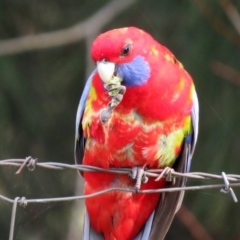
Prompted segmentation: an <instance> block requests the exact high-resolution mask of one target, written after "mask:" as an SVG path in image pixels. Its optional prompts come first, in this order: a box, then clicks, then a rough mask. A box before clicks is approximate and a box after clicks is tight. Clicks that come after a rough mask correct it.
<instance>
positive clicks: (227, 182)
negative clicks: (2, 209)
mask: <svg viewBox="0 0 240 240" xmlns="http://www.w3.org/2000/svg"><path fill="white" fill-rule="evenodd" d="M1 166H13V167H18V170H17V171H16V174H20V173H21V171H22V170H23V169H24V168H28V169H29V170H30V171H33V170H34V169H35V168H36V167H42V168H48V169H52V170H64V169H69V170H75V171H76V170H78V171H84V172H106V173H116V174H126V175H128V176H131V175H132V174H134V173H133V171H134V170H135V169H133V168H109V169H104V168H99V167H94V166H89V165H75V164H65V163H57V162H38V159H34V158H32V157H27V158H26V159H7V160H0V167H1ZM141 177H143V178H144V181H146V178H149V177H151V178H155V180H156V181H158V180H159V179H161V178H166V180H167V181H171V182H173V183H174V181H175V179H176V178H183V177H184V178H191V179H199V180H220V181H222V183H219V182H218V183H212V184H204V185H198V186H185V187H169V188H161V189H147V190H139V188H138V189H136V187H132V188H120V187H113V188H108V189H104V190H101V191H98V192H95V193H93V194H88V195H81V196H70V197H57V198H41V199H40V198H38V199H26V198H25V197H16V198H15V199H11V198H8V197H6V196H3V195H1V194H0V199H1V200H3V201H6V202H8V203H11V204H13V207H12V217H11V224H10V233H9V240H13V235H14V225H15V217H16V211H17V205H19V206H22V207H26V206H27V205H28V204H30V203H49V202H64V201H73V200H82V199H87V198H92V197H96V196H99V195H101V194H104V193H107V192H111V191H123V192H133V193H134V192H137V193H147V194H148V193H163V192H176V191H190V190H203V189H214V188H216V189H217V188H218V189H220V191H221V192H223V193H230V194H231V196H232V198H233V200H234V202H237V201H238V200H237V197H236V195H235V193H234V191H233V189H232V187H240V175H238V174H225V173H224V172H222V173H221V174H220V175H217V174H211V173H204V172H190V173H180V172H176V171H174V169H172V168H168V167H167V168H164V169H143V172H142V173H141Z"/></svg>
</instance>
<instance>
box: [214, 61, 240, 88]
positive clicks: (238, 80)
mask: <svg viewBox="0 0 240 240" xmlns="http://www.w3.org/2000/svg"><path fill="white" fill-rule="evenodd" d="M210 68H211V70H212V72H213V73H214V74H216V75H217V76H219V77H221V78H224V79H225V80H228V81H229V82H232V83H234V84H235V85H237V86H239V87H240V72H239V71H237V70H236V69H234V68H232V67H230V66H228V65H226V64H224V63H221V62H219V61H213V62H211V63H210Z"/></svg>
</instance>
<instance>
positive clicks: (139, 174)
mask: <svg viewBox="0 0 240 240" xmlns="http://www.w3.org/2000/svg"><path fill="white" fill-rule="evenodd" d="M129 176H130V178H132V179H133V180H136V184H135V189H136V191H137V192H138V190H139V189H140V188H141V184H142V183H146V182H147V181H148V177H147V176H146V173H145V170H144V167H139V166H138V167H133V168H132V172H131V173H130V174H129Z"/></svg>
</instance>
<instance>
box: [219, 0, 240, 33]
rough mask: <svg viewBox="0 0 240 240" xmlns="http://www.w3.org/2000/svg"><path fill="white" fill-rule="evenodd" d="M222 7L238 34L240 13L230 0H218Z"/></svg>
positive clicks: (239, 31) (239, 30)
mask: <svg viewBox="0 0 240 240" xmlns="http://www.w3.org/2000/svg"><path fill="white" fill-rule="evenodd" d="M218 1H219V3H220V5H221V6H222V9H223V10H224V12H225V13H226V15H227V16H228V18H229V20H230V21H231V23H232V24H233V26H234V27H235V29H236V31H237V32H238V34H239V35H240V14H239V12H238V10H237V8H236V7H235V6H234V5H233V4H232V2H231V1H230V0H218Z"/></svg>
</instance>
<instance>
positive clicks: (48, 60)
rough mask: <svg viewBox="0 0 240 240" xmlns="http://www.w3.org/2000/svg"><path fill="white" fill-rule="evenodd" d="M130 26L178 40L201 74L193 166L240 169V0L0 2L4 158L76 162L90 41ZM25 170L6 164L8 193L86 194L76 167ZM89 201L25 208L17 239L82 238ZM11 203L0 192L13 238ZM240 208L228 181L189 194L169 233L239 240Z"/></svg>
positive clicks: (3, 221)
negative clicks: (226, 189) (224, 188)
mask: <svg viewBox="0 0 240 240" xmlns="http://www.w3.org/2000/svg"><path fill="white" fill-rule="evenodd" d="M111 6H112V7H111ZM124 6H125V7H124ZM104 9H105V10H106V9H107V11H106V12H102V11H103V10H104ZM99 10H101V11H100V12H99ZM89 19H90V20H92V21H89ZM79 24H80V25H79ZM81 24H82V25H81ZM130 25H134V26H137V27H139V28H143V29H145V30H146V31H148V32H149V33H151V34H152V35H153V36H154V37H155V38H156V39H158V40H159V41H160V42H161V43H162V44H164V45H166V46H167V47H168V48H170V49H171V50H172V52H173V53H174V54H175V55H176V56H177V58H178V59H179V60H180V61H181V62H182V63H183V64H184V66H185V68H186V69H187V70H188V71H189V73H190V74H191V75H192V77H193V79H194V81H195V85H196V89H197V92H198V96H199V101H200V133H199V139H198V144H197V148H196V152H195V154H194V158H193V163H192V168H191V170H192V171H199V172H209V173H214V174H221V172H222V171H225V172H226V173H235V174H239V173H240V164H239V161H240V159H239V152H240V147H239V144H240V124H239V121H240V107H239V103H240V88H239V87H240V72H239V66H240V49H239V47H240V1H238V0H232V1H230V0H161V1H155V0H148V1H145V0H138V1H137V0H135V1H134V0H128V1H126V0H124V1H118V0H115V1H106V0H102V1H98V0H90V1H86V0H78V1H77V0H69V1H64V0H51V1H49V0H42V1H38V0H21V1H18V0H1V1H0V143H1V144H0V159H2V160H3V159H9V158H25V157H26V156H28V155H31V156H33V157H37V158H38V159H39V161H40V162H44V161H52V162H62V163H69V164H72V163H73V161H74V160H73V146H74V127H75V115H76V109H77V106H78V102H79V98H80V95H81V92H82V89H83V86H84V82H85V79H86V78H87V75H88V74H89V73H90V71H91V70H92V69H93V68H94V67H93V65H92V63H91V61H90V59H89V51H90V49H89V47H90V46H91V42H92V41H93V39H94V38H95V37H96V36H97V35H98V34H99V33H100V32H103V31H105V30H108V29H112V28H117V27H123V26H130ZM73 26H75V28H72V27H73ZM58 31H60V32H58ZM42 33H44V35H41V34H42ZM24 36H30V37H26V38H24ZM16 170H17V168H15V167H12V166H0V194H1V195H4V196H7V197H9V198H13V199H14V198H15V197H17V196H20V197H22V196H25V197H26V198H27V199H30V198H50V197H63V196H74V195H75V194H81V192H80V191H81V186H82V183H81V182H79V181H80V180H81V178H80V177H79V176H78V175H77V173H76V172H75V171H70V170H63V171H56V170H47V169H42V168H37V169H36V170H35V171H34V172H29V171H28V170H27V169H24V170H23V171H22V173H21V174H20V175H15V171H16ZM76 180H78V183H76ZM210 182H213V183H214V181H210ZM208 183H209V182H208ZM188 184H189V185H202V184H204V182H203V181H196V180H195V181H193V180H189V181H188ZM234 190H235V193H236V195H237V197H238V198H239V199H240V191H239V190H238V189H234ZM82 206H83V201H75V202H61V203H45V204H43V203H42V204H39V203H38V204H29V205H28V206H27V207H26V208H21V207H18V209H17V216H16V226H15V232H14V239H20V240H22V239H24V240H28V239H34V240H38V239H39V240H40V239H41V240H42V239H51V240H54V239H58V240H66V239H67V240H76V239H81V237H80V236H81V226H82V216H83V212H82ZM11 208H12V205H11V204H10V203H7V202H5V201H3V200H0V239H1V240H2V239H3V240H5V239H8V236H9V227H10V219H11ZM239 214H240V203H237V204H236V203H234V202H233V200H232V198H231V195H230V194H225V195H224V194H223V193H220V192H219V189H209V190H201V191H193V192H187V193H186V195H185V199H184V207H183V208H182V209H181V211H180V212H179V214H178V215H177V217H176V218H175V220H174V223H173V225H172V227H171V229H170V231H169V234H168V236H167V238H166V239H167V240H171V239H172V240H175V239H202V240H203V239H204V240H205V239H209V240H210V239H218V240H219V239H220V240H221V239H233V240H235V239H240V218H239ZM204 234H205V235H204Z"/></svg>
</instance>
